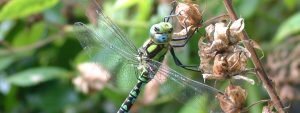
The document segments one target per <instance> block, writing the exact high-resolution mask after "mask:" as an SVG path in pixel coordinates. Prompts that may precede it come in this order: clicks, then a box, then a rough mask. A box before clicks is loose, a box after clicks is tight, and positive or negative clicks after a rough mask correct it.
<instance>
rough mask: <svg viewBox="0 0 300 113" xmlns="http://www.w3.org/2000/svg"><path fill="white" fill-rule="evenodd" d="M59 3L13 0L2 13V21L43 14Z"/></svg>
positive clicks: (44, 0) (39, 0)
mask: <svg viewBox="0 0 300 113" xmlns="http://www.w3.org/2000/svg"><path fill="white" fill-rule="evenodd" d="M56 3H58V0H11V1H10V2H8V3H7V4H6V5H5V6H4V7H3V8H2V10H1V12H0V21H2V20H7V19H17V18H23V17H27V16H29V15H32V14H35V13H39V12H42V11H44V10H46V9H48V8H50V7H52V6H54V5H55V4H56Z"/></svg>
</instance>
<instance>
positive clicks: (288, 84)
mask: <svg viewBox="0 0 300 113" xmlns="http://www.w3.org/2000/svg"><path fill="white" fill-rule="evenodd" d="M299 56H300V36H297V37H292V38H289V39H288V40H286V41H285V42H284V43H282V44H279V46H277V47H276V48H275V49H274V51H273V52H272V53H271V54H270V55H268V61H267V67H268V69H269V73H270V74H269V75H270V78H271V79H272V80H273V81H274V84H275V88H276V90H277V91H278V92H279V96H280V98H281V99H282V100H283V101H284V102H290V101H297V100H300V96H299V95H300V90H299V89H298V88H297V86H299V84H300V58H299Z"/></svg>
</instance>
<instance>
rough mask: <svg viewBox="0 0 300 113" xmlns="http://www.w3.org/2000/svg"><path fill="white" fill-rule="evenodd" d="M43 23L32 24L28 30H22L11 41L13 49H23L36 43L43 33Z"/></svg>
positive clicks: (44, 26)
mask: <svg viewBox="0 0 300 113" xmlns="http://www.w3.org/2000/svg"><path fill="white" fill-rule="evenodd" d="M45 29H46V25H45V23H44V22H39V23H36V24H34V25H33V26H32V27H31V28H30V29H24V30H23V31H21V32H20V33H18V34H17V35H16V37H15V38H14V40H13V44H12V45H13V46H14V47H23V46H26V45H30V44H33V43H35V42H37V41H38V40H39V39H40V38H41V37H42V36H43V35H44V33H45Z"/></svg>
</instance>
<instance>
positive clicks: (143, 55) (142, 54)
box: [136, 49, 149, 71]
mask: <svg viewBox="0 0 300 113" xmlns="http://www.w3.org/2000/svg"><path fill="white" fill-rule="evenodd" d="M136 58H137V59H138V61H139V65H138V69H139V70H141V71H145V70H147V69H146V68H147V63H148V59H149V58H148V54H147V52H146V51H145V50H144V49H139V50H138V55H137V56H136Z"/></svg>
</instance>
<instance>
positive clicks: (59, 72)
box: [7, 67, 67, 87]
mask: <svg viewBox="0 0 300 113" xmlns="http://www.w3.org/2000/svg"><path fill="white" fill-rule="evenodd" d="M66 72H67V71H66V70H64V69H62V68H58V67H38V68H31V69H28V70H25V71H23V72H20V73H16V74H14V75H12V76H9V77H8V78H7V80H8V81H9V82H10V83H11V84H13V85H17V86H21V87H28V86H33V85H37V84H39V83H42V82H46V81H49V80H52V79H55V78H59V77H61V76H63V75H65V74H66Z"/></svg>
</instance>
